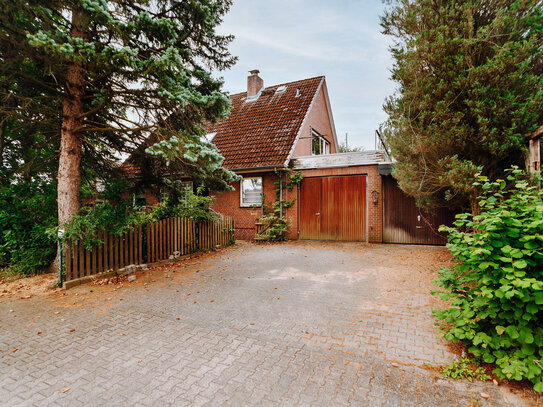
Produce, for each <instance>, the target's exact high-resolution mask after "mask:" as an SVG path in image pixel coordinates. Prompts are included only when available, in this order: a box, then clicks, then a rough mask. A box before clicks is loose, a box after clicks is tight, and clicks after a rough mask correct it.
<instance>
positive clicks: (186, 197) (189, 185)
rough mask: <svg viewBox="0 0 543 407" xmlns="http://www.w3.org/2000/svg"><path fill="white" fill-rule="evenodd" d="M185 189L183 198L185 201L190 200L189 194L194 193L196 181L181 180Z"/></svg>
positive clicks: (182, 194)
mask: <svg viewBox="0 0 543 407" xmlns="http://www.w3.org/2000/svg"><path fill="white" fill-rule="evenodd" d="M181 185H182V188H183V190H182V191H181V200H182V201H183V202H188V201H189V194H192V193H194V182H193V181H181ZM187 192H188V193H189V194H187Z"/></svg>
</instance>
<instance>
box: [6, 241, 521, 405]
mask: <svg viewBox="0 0 543 407" xmlns="http://www.w3.org/2000/svg"><path fill="white" fill-rule="evenodd" d="M390 253H393V254H394V255H393V256H391V255H390ZM440 253H441V254H443V249H441V248H435V247H416V246H383V245H368V244H355V243H344V244H341V243H324V242H322V243H321V242H291V243H285V244H278V245H265V244H264V245H252V244H247V243H243V244H240V245H236V246H235V247H232V248H228V249H225V250H224V251H222V252H220V253H218V254H211V255H206V256H203V257H201V258H199V259H196V260H192V261H190V262H187V263H183V264H182V265H181V266H179V265H177V266H171V267H170V266H168V267H166V268H163V269H162V270H163V271H160V272H159V273H160V276H159V277H156V276H157V272H155V274H152V272H149V273H148V275H141V274H138V279H137V280H136V282H135V283H129V284H125V285H124V287H123V288H120V289H117V288H114V286H108V287H105V288H104V287H95V286H91V285H87V286H82V287H79V288H76V289H73V290H70V291H69V292H68V293H67V295H66V296H61V295H56V296H52V297H48V298H44V297H42V298H32V299H29V300H12V301H5V300H4V301H3V302H2V303H0V321H1V330H0V405H3V406H19V405H20V406H57V405H58V406H79V405H82V406H83V405H84V406H127V405H134V406H162V405H175V406H184V405H186V406H203V405H206V406H223V405H225V406H268V405H270V406H523V405H527V403H526V401H525V400H523V399H521V398H520V397H519V396H517V395H514V394H512V393H510V392H509V390H508V389H506V388H505V387H502V386H499V387H498V386H494V385H493V384H492V383H480V382H475V383H468V382H455V381H452V380H447V379H443V378H441V377H440V376H439V375H438V374H437V373H434V372H432V371H431V370H429V369H427V368H425V367H424V365H425V364H433V365H436V364H441V363H447V362H450V361H451V360H452V358H453V355H452V354H451V353H450V352H449V350H448V348H447V346H446V344H445V342H444V341H443V340H442V339H440V338H439V337H438V335H437V328H435V327H434V324H433V323H434V320H433V318H432V316H431V312H430V308H431V306H430V301H431V299H430V298H429V296H428V295H427V291H426V290H422V291H421V292H420V293H418V292H417V290H416V289H415V290H414V289H412V288H411V289H409V290H408V289H407V288H406V289H402V286H403V285H405V286H406V287H407V286H408V285H409V286H413V281H405V280H402V270H404V271H405V270H408V269H409V270H411V271H413V270H412V269H413V268H417V267H419V268H421V267H422V268H423V266H424V264H421V263H420V261H419V260H417V259H419V257H417V255H420V254H422V255H424V256H425V257H424V258H431V257H432V256H433V255H434V254H435V255H438V254H440ZM402 259H406V260H405V262H404V261H402ZM174 270H175V271H174ZM149 275H152V276H153V279H154V280H155V281H151V280H147V281H149V283H145V285H144V284H143V281H146V280H145V279H146V278H147V279H149V278H150V277H149ZM410 276H412V274H410ZM415 286H416V284H415ZM91 290H92V292H91ZM481 393H486V394H487V395H489V396H490V398H489V399H487V398H483V397H481Z"/></svg>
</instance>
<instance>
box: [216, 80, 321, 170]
mask: <svg viewBox="0 0 543 407" xmlns="http://www.w3.org/2000/svg"><path fill="white" fill-rule="evenodd" d="M323 80H324V77H323V76H318V77H315V78H310V79H303V80H300V81H296V82H289V83H285V84H281V85H275V86H269V87H267V88H265V89H264V90H263V91H262V93H261V94H260V96H259V97H258V98H257V99H256V100H247V92H243V93H237V94H235V95H232V96H231V99H232V111H231V112H230V116H229V117H228V118H227V119H225V120H223V121H222V122H220V123H218V124H216V125H212V126H208V127H207V128H206V130H207V132H208V133H215V132H216V133H217V134H216V136H215V137H214V138H213V144H215V145H216V146H217V148H218V149H219V151H220V152H221V154H222V155H223V156H224V158H225V160H224V163H223V165H224V167H226V168H229V169H247V168H259V167H272V166H283V165H284V164H285V162H286V161H287V158H288V156H289V153H290V151H291V149H292V146H293V144H294V141H295V140H296V136H297V134H298V132H299V130H300V127H301V125H302V122H303V120H304V118H305V116H306V113H307V111H308V109H309V107H310V105H311V101H312V100H313V98H314V96H315V94H316V93H317V90H318V89H319V86H320V84H321V83H322V81H323ZM281 87H286V89H285V90H284V91H283V92H277V91H276V90H277V89H278V88H281Z"/></svg>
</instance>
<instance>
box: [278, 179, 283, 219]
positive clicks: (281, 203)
mask: <svg viewBox="0 0 543 407" xmlns="http://www.w3.org/2000/svg"><path fill="white" fill-rule="evenodd" d="M279 215H280V216H281V219H282V218H283V173H281V178H279Z"/></svg>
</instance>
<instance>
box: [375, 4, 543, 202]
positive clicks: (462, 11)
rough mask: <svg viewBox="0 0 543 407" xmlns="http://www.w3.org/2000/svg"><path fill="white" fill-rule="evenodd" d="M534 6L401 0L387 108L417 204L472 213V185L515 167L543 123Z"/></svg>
mask: <svg viewBox="0 0 543 407" xmlns="http://www.w3.org/2000/svg"><path fill="white" fill-rule="evenodd" d="M541 5H542V3H541V2H540V1H533V0H528V1H526V0H466V1H459V0H455V1H446V0H399V1H396V2H393V5H392V6H391V8H390V9H389V10H388V11H387V12H386V14H385V15H384V17H382V21H381V25H382V27H383V32H384V33H385V34H387V35H389V36H391V37H392V38H393V40H394V43H393V45H392V46H391V52H392V55H393V57H394V61H395V63H394V67H393V69H392V79H393V80H395V81H396V82H397V83H398V85H399V90H398V91H397V93H396V94H395V95H393V96H391V97H390V98H389V99H388V100H387V102H386V103H385V110H386V112H387V113H388V114H389V120H388V122H387V126H388V127H389V130H390V133H389V134H388V137H387V144H388V145H389V147H390V148H391V150H392V154H393V156H394V158H395V159H396V160H397V165H396V167H395V176H396V178H397V179H398V181H399V185H400V187H401V188H402V189H403V190H404V191H405V192H407V193H408V194H410V195H412V196H414V197H416V198H418V201H419V202H420V203H426V204H429V203H434V204H436V203H444V200H447V201H448V205H454V204H456V205H459V206H463V205H466V204H467V202H471V204H472V210H476V206H475V205H474V204H475V195H474V194H473V191H472V188H471V183H472V181H473V179H474V175H475V174H476V173H478V172H481V173H482V174H483V175H487V176H489V177H491V178H494V179H495V178H497V177H499V176H501V175H502V174H503V170H504V169H505V168H508V167H509V166H510V165H512V164H517V165H522V163H523V161H524V151H525V148H526V141H525V135H526V134H528V133H529V132H531V131H533V130H534V129H535V128H536V127H537V126H538V125H540V124H542V118H543V77H542V72H543V64H542V55H543V41H542V39H543V33H542V28H543V14H542V8H541Z"/></svg>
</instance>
